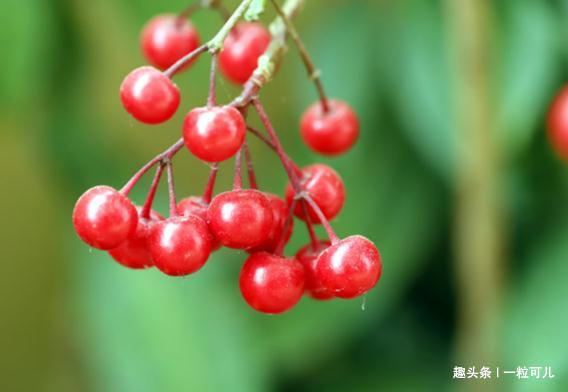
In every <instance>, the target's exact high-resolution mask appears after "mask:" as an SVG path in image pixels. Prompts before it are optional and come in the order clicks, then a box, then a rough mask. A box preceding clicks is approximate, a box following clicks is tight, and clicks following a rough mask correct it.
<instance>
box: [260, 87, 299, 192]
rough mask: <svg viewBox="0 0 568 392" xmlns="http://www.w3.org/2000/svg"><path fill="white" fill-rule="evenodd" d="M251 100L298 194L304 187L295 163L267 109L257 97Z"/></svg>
mask: <svg viewBox="0 0 568 392" xmlns="http://www.w3.org/2000/svg"><path fill="white" fill-rule="evenodd" d="M251 102H252V104H253V106H254V107H255V109H256V111H257V113H258V116H259V117H260V121H262V124H263V125H264V128H265V129H266V132H268V135H269V136H270V140H271V141H272V144H274V149H275V150H276V155H278V158H280V162H282V166H284V170H285V171H286V174H287V175H288V178H289V179H290V183H291V184H292V188H294V192H295V193H296V194H298V193H300V192H301V191H302V187H301V185H300V181H299V179H298V175H297V173H296V170H295V168H294V166H295V165H293V164H292V160H291V159H290V158H289V157H288V155H286V152H284V149H283V148H282V144H281V143H280V139H278V136H277V135H276V131H275V130H274V128H273V127H272V124H271V123H270V120H269V119H268V115H267V114H266V111H265V110H264V107H263V106H262V104H261V103H260V101H259V100H258V99H257V98H253V99H252V100H251Z"/></svg>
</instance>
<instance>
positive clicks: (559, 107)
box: [547, 86, 568, 162]
mask: <svg viewBox="0 0 568 392" xmlns="http://www.w3.org/2000/svg"><path fill="white" fill-rule="evenodd" d="M547 120H548V139H549V140H550V144H552V147H553V148H554V150H555V151H556V153H557V154H558V156H559V157H561V158H562V159H564V160H565V161H566V162H568V86H565V87H564V88H563V89H562V90H561V91H560V93H559V94H558V95H557V96H556V98H555V99H554V101H553V102H552V105H551V106H550V110H549V111H548V119H547Z"/></svg>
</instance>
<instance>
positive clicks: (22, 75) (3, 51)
mask: <svg viewBox="0 0 568 392" xmlns="http://www.w3.org/2000/svg"><path fill="white" fill-rule="evenodd" d="M0 37H3V38H2V41H1V42H2V44H1V45H0V59H2V72H0V86H2V87H1V88H0V111H5V110H7V109H16V108H17V107H18V105H20V104H23V103H24V102H27V104H28V105H29V104H30V102H37V100H38V98H42V97H41V94H42V93H43V92H44V90H45V89H46V87H47V86H48V83H49V82H50V81H49V79H48V78H46V76H48V75H49V73H48V72H46V71H47V70H49V69H51V67H52V64H51V63H50V56H48V53H49V52H50V51H52V50H53V44H54V42H53V12H52V8H51V6H50V5H49V3H48V2H45V1H43V0H26V1H20V0H3V1H2V10H1V12H0Z"/></svg>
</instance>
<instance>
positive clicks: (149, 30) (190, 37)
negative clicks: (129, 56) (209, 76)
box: [141, 14, 199, 70]
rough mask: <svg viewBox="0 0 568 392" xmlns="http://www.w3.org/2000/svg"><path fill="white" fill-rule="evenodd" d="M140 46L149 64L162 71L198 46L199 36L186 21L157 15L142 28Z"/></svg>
mask: <svg viewBox="0 0 568 392" xmlns="http://www.w3.org/2000/svg"><path fill="white" fill-rule="evenodd" d="M141 45H142V52H143V53H144V56H145V57H146V59H147V60H148V61H149V62H150V64H152V65H153V66H155V67H156V68H160V69H162V70H164V69H166V68H169V67H170V66H172V65H173V64H174V63H175V62H176V61H178V60H179V59H180V58H182V57H183V56H185V55H186V54H188V53H190V52H192V51H193V50H194V49H196V48H197V47H198V46H199V34H198V32H197V29H196V28H195V27H194V26H193V24H191V22H190V21H188V20H187V19H184V18H178V17H177V15H173V14H165V15H158V16H155V17H154V18H152V19H151V20H150V21H148V23H147V24H146V26H145V27H144V30H143V31H142V36H141ZM189 64H190V63H188V64H186V65H185V67H187V66H188V65H189ZM185 67H184V68H185Z"/></svg>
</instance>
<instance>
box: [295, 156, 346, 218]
mask: <svg viewBox="0 0 568 392" xmlns="http://www.w3.org/2000/svg"><path fill="white" fill-rule="evenodd" d="M302 173H303V178H302V187H303V189H304V190H305V191H306V192H307V193H308V194H309V195H310V197H311V198H312V199H313V200H314V202H316V204H317V205H318V206H319V208H320V209H321V211H322V212H323V214H324V216H325V217H326V218H327V219H328V220H331V219H333V218H334V217H335V216H336V215H337V214H338V213H339V211H341V208H342V207H343V203H344V202H345V186H344V185H343V181H342V180H341V177H339V174H337V172H336V171H335V170H333V169H332V168H331V167H329V166H326V165H323V164H321V163H316V164H314V165H310V166H306V167H304V168H303V169H302ZM293 199H294V189H293V188H292V186H291V185H290V184H288V185H287V187H286V201H287V202H288V204H291V203H292V200H293ZM306 208H307V209H308V213H309V215H310V220H311V221H312V222H313V223H321V222H320V220H319V218H318V216H317V215H316V213H315V211H314V210H313V209H312V208H311V207H310V206H308V205H307V204H306ZM294 214H295V215H296V216H297V217H298V218H300V219H303V220H305V218H306V217H305V215H304V210H303V208H302V203H298V204H297V205H296V209H295V210H294Z"/></svg>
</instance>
